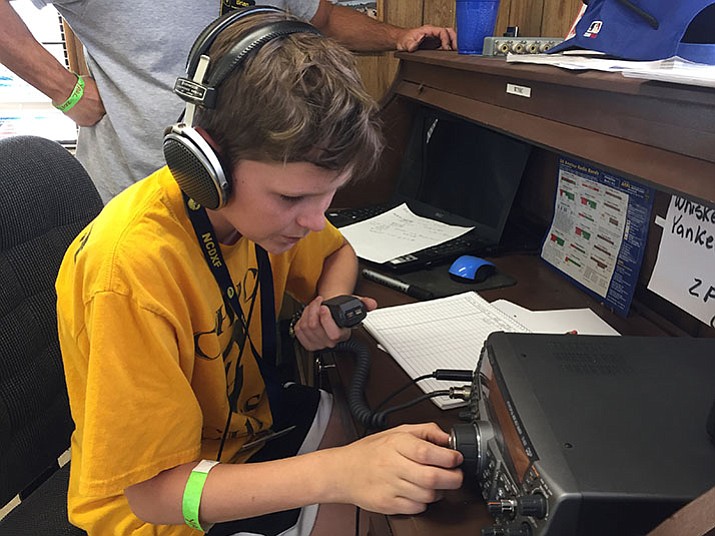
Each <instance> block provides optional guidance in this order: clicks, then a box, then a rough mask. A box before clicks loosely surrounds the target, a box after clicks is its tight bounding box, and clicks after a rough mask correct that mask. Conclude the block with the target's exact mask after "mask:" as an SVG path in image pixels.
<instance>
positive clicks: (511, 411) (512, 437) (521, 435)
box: [481, 355, 535, 484]
mask: <svg viewBox="0 0 715 536" xmlns="http://www.w3.org/2000/svg"><path fill="white" fill-rule="evenodd" d="M492 360H493V357H492V356H491V355H489V358H488V359H483V360H482V368H481V373H482V375H483V377H484V379H485V380H486V388H487V392H486V393H485V396H486V400H487V406H488V409H489V413H490V414H491V420H492V424H493V425H495V426H494V427H495V429H498V430H499V433H498V434H497V437H498V438H499V441H498V442H499V448H500V450H501V451H502V455H503V456H504V460H505V461H506V463H507V464H509V465H510V467H509V469H510V471H511V473H512V475H513V476H514V477H515V478H516V479H517V480H518V482H519V484H521V483H522V482H523V481H524V477H525V475H526V472H527V471H528V470H529V467H530V465H531V462H532V458H531V457H530V456H529V454H528V453H527V451H526V448H525V446H524V445H525V444H526V445H528V446H529V451H530V452H532V453H533V452H534V450H533V447H531V444H530V441H529V439H528V437H526V431H525V430H524V427H523V425H522V424H521V422H520V420H519V417H518V415H517V413H516V410H515V408H514V404H513V402H512V400H511V398H510V397H509V393H508V392H507V390H506V387H505V385H504V380H503V379H502V378H501V374H500V373H499V371H498V370H496V371H495V368H496V364H494V363H492ZM494 420H496V422H494ZM517 427H518V429H517ZM534 458H535V457H534Z"/></svg>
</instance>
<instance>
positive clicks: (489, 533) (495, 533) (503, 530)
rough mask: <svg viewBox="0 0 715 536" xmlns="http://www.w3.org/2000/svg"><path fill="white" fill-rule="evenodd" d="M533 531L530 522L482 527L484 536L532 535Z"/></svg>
mask: <svg viewBox="0 0 715 536" xmlns="http://www.w3.org/2000/svg"><path fill="white" fill-rule="evenodd" d="M532 534H533V531H532V530H531V526H530V525H529V524H528V523H510V524H508V525H492V526H491V527H485V528H483V529H482V536H531V535H532Z"/></svg>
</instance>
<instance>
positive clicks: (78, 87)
mask: <svg viewBox="0 0 715 536" xmlns="http://www.w3.org/2000/svg"><path fill="white" fill-rule="evenodd" d="M73 74H74V75H75V76H76V77H77V82H76V83H75V85H74V88H72V93H70V96H69V97H68V98H67V100H66V101H65V102H63V103H62V104H54V103H53V104H52V106H54V107H55V108H57V109H58V110H59V111H60V112H63V113H64V112H67V111H69V110H71V109H72V108H73V107H74V105H75V104H77V103H78V102H79V99H81V98H82V95H84V79H83V78H82V77H81V76H80V75H78V74H76V73H73Z"/></svg>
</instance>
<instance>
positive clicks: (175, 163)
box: [163, 124, 231, 209]
mask: <svg viewBox="0 0 715 536" xmlns="http://www.w3.org/2000/svg"><path fill="white" fill-rule="evenodd" d="M163 149H164V159H165V160H166V164H167V165H168V166H169V170H170V171H171V174H172V175H173V176H174V179H175V180H176V182H177V183H178V184H179V188H181V191H183V192H184V193H185V194H186V195H188V196H189V197H190V198H191V199H193V200H194V201H196V202H197V203H199V204H201V205H203V206H204V207H206V208H209V209H218V208H221V207H223V206H224V205H225V204H226V202H227V201H228V198H229V196H230V193H231V184H230V182H229V179H228V178H229V177H230V174H228V173H226V170H225V169H224V166H223V165H222V164H221V158H220V157H219V155H218V154H216V151H214V149H213V148H212V147H211V145H210V144H209V143H208V142H207V141H206V140H205V139H204V138H203V136H201V134H199V133H198V132H197V131H196V130H195V129H193V128H191V127H187V126H186V125H184V124H176V125H172V126H170V127H169V128H167V129H166V132H165V133H164V143H163Z"/></svg>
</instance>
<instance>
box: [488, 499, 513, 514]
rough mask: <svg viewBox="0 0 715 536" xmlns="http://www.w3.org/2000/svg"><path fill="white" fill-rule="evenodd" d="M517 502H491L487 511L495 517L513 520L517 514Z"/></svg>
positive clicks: (506, 500)
mask: <svg viewBox="0 0 715 536" xmlns="http://www.w3.org/2000/svg"><path fill="white" fill-rule="evenodd" d="M516 507H517V502H516V501H515V500H514V499H500V500H498V501H489V502H488V503H487V510H489V513H490V514H491V515H492V516H493V517H498V516H503V515H505V516H507V517H509V518H513V517H514V515H515V514H516Z"/></svg>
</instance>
